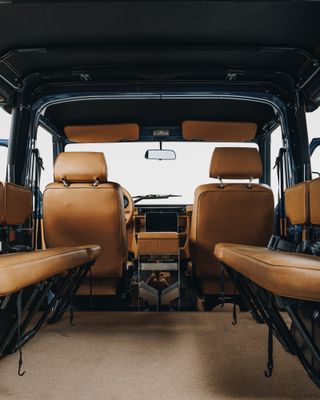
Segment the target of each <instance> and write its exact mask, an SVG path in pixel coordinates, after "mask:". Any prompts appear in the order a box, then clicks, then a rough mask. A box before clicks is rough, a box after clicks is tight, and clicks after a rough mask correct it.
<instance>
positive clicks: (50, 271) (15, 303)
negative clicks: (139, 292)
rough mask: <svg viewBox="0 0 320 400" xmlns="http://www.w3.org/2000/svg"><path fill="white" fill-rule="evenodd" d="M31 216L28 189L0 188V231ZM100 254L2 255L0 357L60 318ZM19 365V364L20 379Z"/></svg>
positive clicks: (94, 250)
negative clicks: (37, 313) (46, 322)
mask: <svg viewBox="0 0 320 400" xmlns="http://www.w3.org/2000/svg"><path fill="white" fill-rule="evenodd" d="M31 212H32V196H31V191H30V190H29V189H26V188H23V187H20V186H17V185H12V184H8V183H0V218H1V219H0V224H1V226H2V228H4V229H5V230H6V229H7V227H8V226H17V225H21V224H23V223H24V222H25V220H26V219H27V218H29V217H30V216H31ZM8 250H9V248H8V246H7V247H6V251H7V252H8ZM100 252H101V251H100V247H99V246H96V245H85V246H77V247H62V248H53V249H49V250H39V251H25V252H19V253H11V254H8V253H6V254H1V255H0V326H1V329H0V357H2V356H3V355H5V354H8V353H11V352H14V351H16V350H21V347H22V346H23V345H24V344H25V343H26V342H27V341H29V340H30V339H31V338H32V337H33V336H34V335H35V334H36V333H37V331H38V330H39V329H40V327H41V326H42V324H43V323H44V322H45V321H46V320H47V319H48V317H49V316H50V321H51V322H55V321H57V320H58V319H59V318H61V316H62V315H63V313H64V312H65V311H66V309H67V308H68V307H69V305H70V302H71V300H72V296H73V295H74V293H75V292H76V290H77V289H78V287H79V285H80V283H81V282H82V280H83V279H84V277H85V275H86V274H87V272H88V270H89V268H90V267H91V266H92V265H93V263H94V262H95V260H96V259H97V258H98V257H99V255H100ZM49 292H50V293H51V296H50V299H51V300H48V299H49V297H48V294H49ZM39 310H42V311H41V313H40V314H39V315H38V317H37V319H36V320H35V315H36V312H37V311H39ZM21 365H22V361H21V359H20V363H19V374H22V372H21Z"/></svg>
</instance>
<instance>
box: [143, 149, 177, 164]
mask: <svg viewBox="0 0 320 400" xmlns="http://www.w3.org/2000/svg"><path fill="white" fill-rule="evenodd" d="M144 158H146V159H147V160H160V161H162V160H175V159H176V152H175V151H174V150H163V149H150V150H147V151H146V153H145V155H144Z"/></svg>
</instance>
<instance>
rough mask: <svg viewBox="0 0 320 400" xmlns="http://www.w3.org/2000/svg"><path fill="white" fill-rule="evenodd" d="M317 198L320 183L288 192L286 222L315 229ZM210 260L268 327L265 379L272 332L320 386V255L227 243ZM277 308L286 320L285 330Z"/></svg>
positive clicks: (271, 366) (253, 312) (281, 316)
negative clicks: (223, 270)
mask: <svg viewBox="0 0 320 400" xmlns="http://www.w3.org/2000/svg"><path fill="white" fill-rule="evenodd" d="M319 195H320V179H317V180H315V181H312V182H304V183H302V184H299V185H297V186H295V187H292V188H290V189H288V190H287V192H286V211H287V213H288V214H287V216H288V218H289V219H290V222H291V223H293V224H295V225H300V226H310V225H311V226H314V227H317V226H318V225H319V223H320V218H319V217H320V214H319V201H320V197H319ZM214 256H215V257H216V258H218V259H219V260H220V261H221V263H222V265H223V266H224V267H225V268H226V269H227V270H228V272H229V273H230V275H231V276H232V278H233V280H234V282H235V283H236V285H237V288H238V290H239V292H240V293H241V295H242V296H243V298H244V299H245V301H246V304H247V307H248V309H249V310H250V311H251V313H252V315H253V317H254V318H255V319H256V321H257V322H265V323H267V324H268V326H269V361H268V371H267V375H268V376H270V375H271V373H272V369H273V359H272V336H273V334H274V335H275V336H276V337H277V339H278V340H279V341H280V342H281V343H282V344H283V345H284V347H285V349H286V350H287V351H289V352H290V353H292V354H294V355H296V356H297V357H298V358H299V360H300V362H301V363H302V365H303V366H304V368H305V369H306V371H307V373H308V374H309V375H310V377H311V379H312V380H313V381H314V382H315V383H316V384H317V385H318V386H320V350H319V346H320V340H319V338H320V335H319V334H320V320H319V315H320V289H319V288H320V257H317V256H312V255H308V254H299V253H293V252H284V251H275V250H271V249H269V248H267V247H254V246H244V245H238V244H231V243H219V244H217V245H216V246H215V248H214ZM280 310H281V311H286V312H287V314H288V316H289V317H290V319H291V326H290V327H288V325H287V322H286V320H285V319H284V317H283V314H282V313H281V312H280Z"/></svg>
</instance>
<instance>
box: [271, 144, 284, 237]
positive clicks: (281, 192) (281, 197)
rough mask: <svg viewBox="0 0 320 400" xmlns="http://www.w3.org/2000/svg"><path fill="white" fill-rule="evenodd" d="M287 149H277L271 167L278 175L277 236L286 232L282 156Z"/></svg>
mask: <svg viewBox="0 0 320 400" xmlns="http://www.w3.org/2000/svg"><path fill="white" fill-rule="evenodd" d="M286 151H287V149H285V148H284V147H281V148H280V150H279V154H278V157H277V158H276V162H275V165H274V167H273V169H274V168H277V177H278V205H279V236H280V237H282V236H285V234H286V224H285V216H286V215H285V203H284V181H285V178H284V165H283V157H284V154H285V153H286Z"/></svg>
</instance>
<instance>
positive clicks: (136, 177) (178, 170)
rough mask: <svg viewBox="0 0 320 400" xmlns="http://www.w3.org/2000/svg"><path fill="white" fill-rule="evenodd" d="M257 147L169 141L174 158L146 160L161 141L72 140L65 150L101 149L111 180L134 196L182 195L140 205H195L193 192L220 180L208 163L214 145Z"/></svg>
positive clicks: (240, 145) (252, 145)
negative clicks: (211, 172) (201, 186)
mask: <svg viewBox="0 0 320 400" xmlns="http://www.w3.org/2000/svg"><path fill="white" fill-rule="evenodd" d="M226 146H228V147H229V146H237V147H254V146H256V145H255V144H253V143H242V144H240V143H236V144H235V143H219V144H217V143H204V142H166V143H163V149H172V150H174V151H175V152H176V159H175V160H162V161H159V160H147V159H145V153H146V151H147V150H149V149H156V148H159V142H151V143H150V142H135V143H99V144H98V143H94V144H84V143H77V144H75V143H72V144H68V145H67V146H66V151H102V152H103V153H104V154H105V157H106V160H107V164H108V180H109V181H113V182H117V183H119V184H120V185H121V186H123V187H124V188H125V189H127V190H128V191H129V193H130V194H131V196H141V195H148V194H160V195H168V194H173V195H179V197H169V198H166V199H163V198H161V199H153V200H150V199H146V200H142V201H140V202H139V204H193V198H194V191H195V189H196V187H197V186H199V185H201V184H203V183H213V182H218V181H217V180H216V179H212V178H209V166H210V161H211V156H212V152H213V150H214V148H215V147H226Z"/></svg>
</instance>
